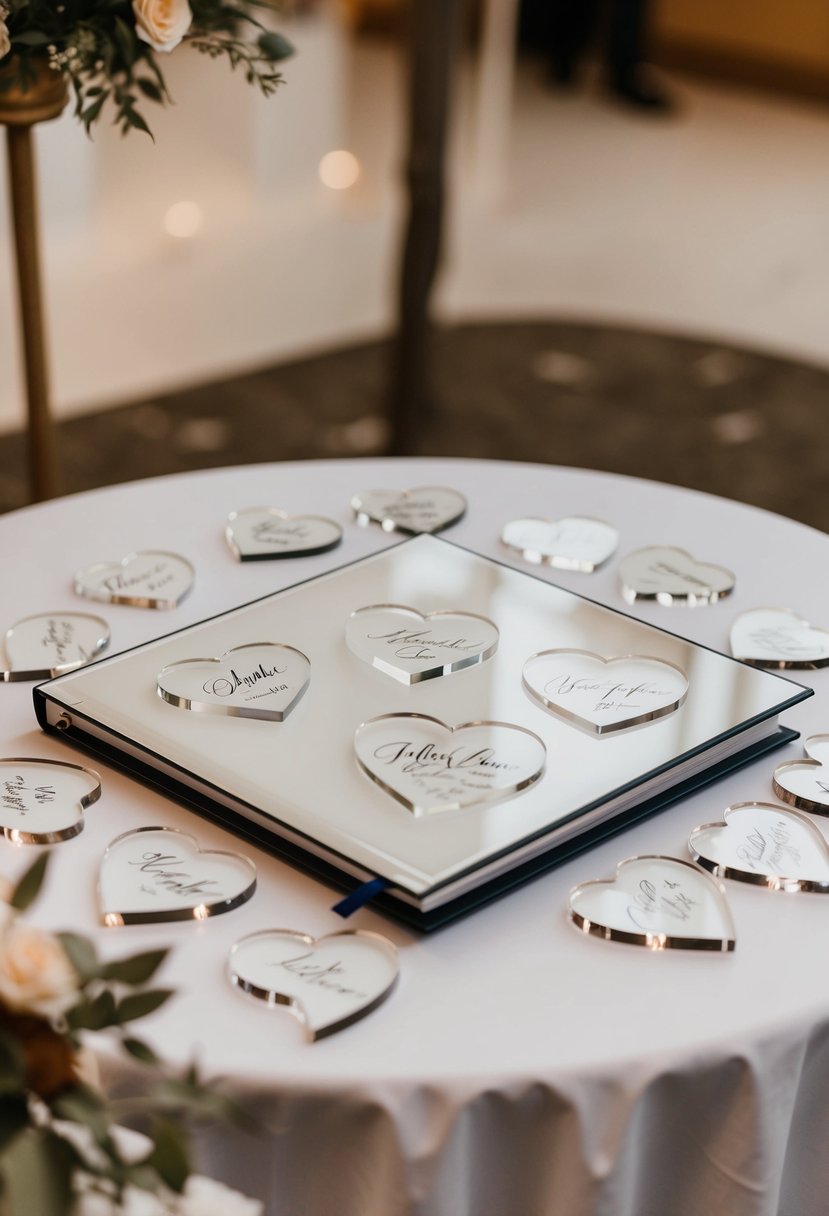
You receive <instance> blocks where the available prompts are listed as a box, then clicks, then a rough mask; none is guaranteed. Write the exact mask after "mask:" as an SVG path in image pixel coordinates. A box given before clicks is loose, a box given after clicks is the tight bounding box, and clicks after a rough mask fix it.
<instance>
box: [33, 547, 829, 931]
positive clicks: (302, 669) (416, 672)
mask: <svg viewBox="0 0 829 1216" xmlns="http://www.w3.org/2000/svg"><path fill="white" fill-rule="evenodd" d="M809 695H810V690H808V689H805V688H802V687H801V686H799V685H797V684H794V683H792V682H791V681H789V680H787V679H784V678H783V677H781V676H778V675H774V674H772V673H770V672H767V671H762V670H759V669H757V668H755V667H750V666H747V665H746V664H743V663H740V662H738V661H736V660H735V659H732V658H729V657H727V656H725V655H722V654H719V653H717V652H715V651H712V650H708V649H706V648H705V647H702V646H698V645H696V644H695V643H693V642H690V641H688V640H686V639H684V638H682V637H678V636H676V635H675V634H672V633H668V632H666V631H665V630H663V629H659V628H655V627H653V626H651V625H648V624H645V623H643V622H641V621H638V620H635V619H634V618H632V617H630V616H628V615H626V614H625V613H622V612H617V611H615V610H613V609H611V608H607V607H604V606H603V605H600V604H597V603H594V602H593V601H591V600H589V599H586V598H584V597H583V596H581V595H576V594H574V593H573V592H571V591H567V590H564V589H562V588H560V587H557V586H555V585H554V584H553V583H551V582H549V581H547V580H546V579H544V578H542V577H538V576H537V575H535V574H531V573H525V572H524V571H521V570H515V569H513V568H511V567H509V566H506V565H502V564H500V563H498V562H496V561H492V560H490V559H489V558H485V557H482V556H480V555H478V554H476V553H472V552H469V551H467V550H465V549H463V548H461V547H459V546H458V545H456V544H453V543H452V542H451V541H447V540H444V539H442V538H438V537H435V536H430V535H423V536H416V537H414V538H412V539H409V540H405V541H403V542H401V543H400V544H399V545H396V546H394V547H392V548H387V549H384V550H383V551H382V552H381V553H377V554H374V555H372V556H370V557H366V558H362V559H361V560H359V561H356V562H353V563H351V564H349V565H344V566H341V567H339V568H337V569H335V570H333V571H331V572H329V573H327V574H324V575H321V576H318V577H316V578H313V579H310V580H307V581H305V582H302V583H298V584H296V585H294V586H292V587H289V588H287V589H285V590H283V591H279V592H277V593H275V594H273V595H270V596H267V597H265V598H264V599H260V600H257V601H255V602H254V603H250V604H245V605H243V606H242V607H240V608H236V609H234V610H232V611H230V612H225V613H223V614H222V615H221V616H217V617H214V618H212V619H211V620H207V621H204V622H202V623H200V624H197V625H192V626H189V627H188V628H186V629H182V630H180V631H178V632H176V633H171V634H168V635H167V636H165V637H162V638H159V639H158V640H156V641H152V642H148V643H146V644H144V645H142V646H138V647H136V648H135V649H132V650H129V651H126V652H124V653H122V654H119V655H114V656H112V657H110V658H106V659H103V660H101V661H99V662H97V663H94V664H93V665H91V666H88V667H85V668H83V669H81V670H79V671H75V672H71V673H68V674H66V675H63V676H60V677H58V678H57V679H54V680H51V681H50V682H48V683H45V684H41V685H40V686H39V687H38V688H36V689H35V694H34V696H35V705H36V709H37V714H38V718H39V721H40V723H41V725H42V726H43V728H44V729H45V730H48V731H54V732H56V733H59V734H60V736H61V737H62V738H63V739H65V740H66V741H68V742H70V743H73V744H76V745H78V746H79V747H81V748H83V749H85V750H87V751H90V752H92V753H94V754H96V755H99V756H103V757H105V758H106V759H107V760H109V761H111V762H113V763H115V764H118V765H119V766H121V767H123V768H124V769H126V770H127V771H128V772H130V773H131V774H133V775H134V776H136V777H138V778H141V779H143V780H145V781H147V782H149V783H151V784H152V785H153V786H154V787H156V788H158V789H161V790H162V791H164V792H166V793H167V794H169V795H170V796H172V797H174V798H176V799H178V800H181V801H183V802H184V803H186V804H187V805H189V806H191V807H192V808H194V809H195V810H197V811H198V812H200V813H202V814H204V815H207V816H209V817H210V818H212V819H213V820H216V821H218V822H219V823H221V824H223V825H225V826H226V827H228V828H230V829H232V830H233V831H235V832H237V833H238V834H240V835H242V836H244V837H247V838H248V839H249V840H253V841H255V842H256V843H258V844H260V845H261V846H262V847H264V848H266V849H270V850H272V851H274V852H276V853H278V854H281V855H283V856H285V857H287V858H289V859H290V860H292V861H294V862H295V863H296V864H298V865H301V866H303V867H304V868H305V869H307V870H310V871H312V872H314V873H315V874H316V875H317V876H319V877H320V878H322V879H324V880H325V881H327V882H329V883H331V884H333V885H335V886H338V887H339V888H341V889H343V888H344V889H346V890H348V891H352V892H353V891H355V890H357V889H358V888H360V887H362V886H363V885H364V884H369V886H368V888H367V889H369V890H371V891H372V892H373V893H374V898H375V903H376V905H377V906H378V907H380V908H383V909H385V910H386V911H388V912H390V913H392V914H394V915H396V916H398V917H400V918H402V919H404V920H407V921H409V922H411V923H414V924H416V925H418V926H419V927H421V928H424V929H429V928H433V927H436V926H438V925H440V924H442V923H444V922H446V921H448V920H450V919H452V918H453V917H455V916H457V915H460V914H461V913H464V912H467V911H469V910H471V909H473V908H475V907H477V906H479V905H480V904H482V903H484V902H486V901H487V900H489V899H492V898H494V897H495V896H497V895H500V894H502V893H504V892H506V891H508V890H509V889H510V888H512V887H514V886H516V885H517V884H519V883H521V882H523V881H524V880H526V879H528V878H530V877H532V876H533V875H535V874H537V873H539V872H541V871H543V870H545V869H547V868H549V867H550V866H553V865H555V864H556V863H558V862H560V861H562V860H564V859H566V858H567V857H570V856H571V855H573V854H574V853H576V852H578V851H580V850H582V849H585V848H588V847H589V846H590V845H592V844H594V843H596V842H597V841H599V840H601V839H603V838H604V837H606V836H607V835H608V834H610V833H611V832H614V831H617V830H619V829H622V828H624V827H627V826H628V825H630V824H632V823H634V822H636V821H637V820H639V819H641V818H642V817H643V816H645V815H648V814H651V813H652V812H654V811H657V810H659V809H661V808H662V807H664V806H666V805H667V804H668V803H669V802H672V801H674V800H676V799H678V798H680V797H682V796H683V795H684V794H686V793H688V792H690V791H692V790H694V789H696V788H697V787H699V786H701V785H703V784H705V783H706V782H710V781H713V780H715V779H716V778H717V777H719V776H720V775H722V774H723V773H726V772H728V771H730V770H732V769H734V768H736V767H737V766H739V765H741V764H744V763H746V762H748V761H749V760H752V759H754V758H755V757H757V756H759V755H762V754H763V753H765V752H767V751H769V750H771V749H772V748H774V747H777V746H778V745H779V744H781V743H784V742H787V741H788V740H790V739H792V738H794V737H796V736H795V733H794V732H793V731H791V730H788V729H786V728H785V727H782V726H780V725H779V723H778V715H779V714H780V713H781V712H782V711H783V710H785V709H787V708H788V707H789V706H792V705H794V704H795V703H796V702H798V701H800V700H802V699H803V698H804V697H807V696H809Z"/></svg>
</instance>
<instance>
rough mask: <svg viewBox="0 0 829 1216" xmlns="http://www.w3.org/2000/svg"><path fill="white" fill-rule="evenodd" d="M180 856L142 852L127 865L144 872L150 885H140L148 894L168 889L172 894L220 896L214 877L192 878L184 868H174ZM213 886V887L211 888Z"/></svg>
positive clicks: (178, 864)
mask: <svg viewBox="0 0 829 1216" xmlns="http://www.w3.org/2000/svg"><path fill="white" fill-rule="evenodd" d="M182 864H183V863H182V858H180V857H176V856H175V855H174V854H173V853H143V854H142V855H141V857H140V858H139V860H138V861H131V862H129V865H131V866H137V868H138V872H139V874H146V875H147V876H148V879H149V881H150V882H151V883H152V884H153V885H152V886H146V885H142V890H143V891H146V892H147V894H149V895H155V894H157V893H158V891H170V892H171V893H172V894H173V895H182V896H192V895H209V896H211V897H220V896H221V895H222V894H223V892H222V891H221V890H219V889H218V887H219V884H218V882H217V881H216V879H214V878H199V879H194V878H193V876H192V874H190V873H189V872H188V871H187V870H185V869H175V868H174V867H176V866H181V865H182ZM211 888H213V889H211Z"/></svg>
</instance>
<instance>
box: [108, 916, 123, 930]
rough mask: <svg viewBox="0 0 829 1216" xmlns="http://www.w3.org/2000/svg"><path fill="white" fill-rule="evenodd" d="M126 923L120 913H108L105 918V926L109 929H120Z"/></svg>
mask: <svg viewBox="0 0 829 1216" xmlns="http://www.w3.org/2000/svg"><path fill="white" fill-rule="evenodd" d="M123 923H124V918H123V916H122V915H121V913H120V912H107V913H106V915H105V916H104V924H105V925H106V927H107V928H108V929H117V928H120V926H121V925H123Z"/></svg>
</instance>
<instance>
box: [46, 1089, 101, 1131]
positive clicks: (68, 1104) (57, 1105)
mask: <svg viewBox="0 0 829 1216" xmlns="http://www.w3.org/2000/svg"><path fill="white" fill-rule="evenodd" d="M51 1108H52V1112H53V1113H54V1114H55V1115H57V1117H58V1118H59V1119H67V1120H68V1121H69V1122H70V1123H81V1124H83V1125H84V1126H85V1127H88V1128H89V1130H90V1131H91V1133H92V1135H93V1136H94V1137H95V1139H96V1140H97V1141H98V1143H99V1144H100V1143H102V1142H105V1141H106V1140H107V1139H108V1137H109V1127H110V1119H109V1114H108V1112H107V1105H106V1102H104V1100H103V1098H102V1097H101V1096H100V1095H99V1094H97V1093H96V1092H95V1090H93V1089H89V1088H88V1086H86V1085H74V1086H72V1088H71V1089H66V1090H64V1091H63V1093H61V1094H60V1095H59V1096H58V1097H57V1098H55V1099H54V1101H53V1102H52V1103H51Z"/></svg>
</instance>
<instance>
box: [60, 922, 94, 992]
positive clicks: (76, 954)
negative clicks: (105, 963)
mask: <svg viewBox="0 0 829 1216" xmlns="http://www.w3.org/2000/svg"><path fill="white" fill-rule="evenodd" d="M58 941H59V942H60V944H61V945H62V946H63V949H64V950H65V952H66V955H67V957H68V959H69V961H70V963H71V964H72V966H73V967H74V968H75V970H76V971H77V973H78V975H79V976H80V979H81V983H83V984H85V983H87V981H88V980H92V979H95V978H96V976H97V975H99V973H100V965H99V963H98V955H97V953H96V951H95V946H94V944H93V943H92V942H91V941H90V940H89V938H88V937H82V936H81V935H80V933H59V934H58Z"/></svg>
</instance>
